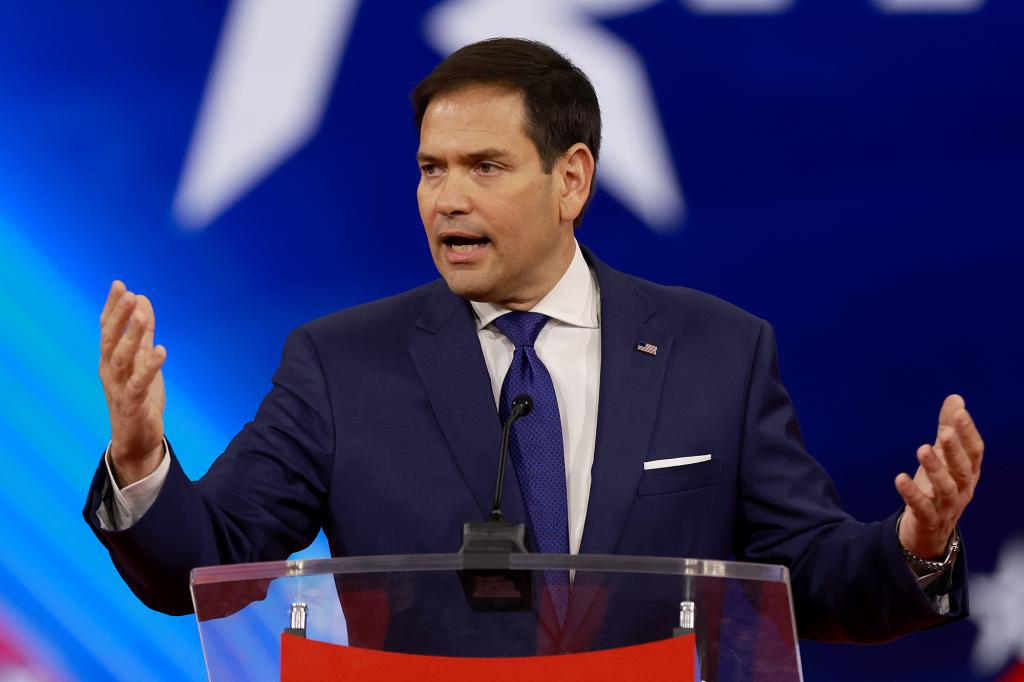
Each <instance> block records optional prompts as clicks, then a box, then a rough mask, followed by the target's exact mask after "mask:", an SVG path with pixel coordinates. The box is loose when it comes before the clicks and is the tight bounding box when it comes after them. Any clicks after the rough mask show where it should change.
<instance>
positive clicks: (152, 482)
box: [96, 438, 171, 530]
mask: <svg viewBox="0 0 1024 682" xmlns="http://www.w3.org/2000/svg"><path fill="white" fill-rule="evenodd" d="M103 461H104V463H105V464H106V467H107V485H108V486H110V487H109V489H108V490H109V492H110V493H111V494H110V495H109V496H108V495H107V494H106V493H107V492H108V491H104V495H103V497H104V498H105V499H110V500H112V501H113V503H112V504H110V505H106V504H101V505H100V506H99V508H98V509H97V510H96V517H97V518H98V519H99V522H100V528H102V529H103V530H125V529H127V528H131V527H132V526H133V525H135V523H136V522H137V521H138V520H139V519H140V518H142V515H143V514H145V513H146V512H147V511H148V510H149V508H150V507H152V506H153V503H154V502H156V498H157V496H158V495H159V494H160V489H161V488H163V486H164V481H166V480H167V472H168V471H170V469H171V453H170V449H169V448H168V446H167V439H166V438H165V439H164V458H163V459H162V460H161V461H160V465H159V466H157V468H156V469H155V470H154V471H153V473H151V474H150V475H149V476H146V477H145V478H143V479H140V480H138V481H136V482H135V483H132V484H131V485H126V486H125V487H124V488H119V487H118V485H117V479H116V478H114V471H113V469H112V468H111V466H110V445H109V444H107V451H106V452H105V453H104V454H103ZM111 512H112V513H113V518H111V516H110V514H111Z"/></svg>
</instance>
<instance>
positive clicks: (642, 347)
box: [636, 341, 658, 356]
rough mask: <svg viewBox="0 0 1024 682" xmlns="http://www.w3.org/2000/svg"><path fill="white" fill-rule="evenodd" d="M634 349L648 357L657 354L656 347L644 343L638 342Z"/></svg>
mask: <svg viewBox="0 0 1024 682" xmlns="http://www.w3.org/2000/svg"><path fill="white" fill-rule="evenodd" d="M636 349H637V350H638V351H640V352H641V353H647V354H648V355H651V356H654V355H657V354H658V347H657V346H655V345H654V344H653V343H647V342H646V341H638V342H637V344H636Z"/></svg>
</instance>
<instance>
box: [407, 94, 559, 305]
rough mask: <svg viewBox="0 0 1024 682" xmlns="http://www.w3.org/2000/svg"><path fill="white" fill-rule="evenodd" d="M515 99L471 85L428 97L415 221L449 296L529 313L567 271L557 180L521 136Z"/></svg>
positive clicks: (521, 119) (521, 122) (520, 107)
mask: <svg viewBox="0 0 1024 682" xmlns="http://www.w3.org/2000/svg"><path fill="white" fill-rule="evenodd" d="M524 123H525V118H524V111H523V101H522V95H520V94H519V93H516V92H510V91H508V90H504V89H498V88H494V87H483V86H481V87H471V88H466V89H462V90H458V91H455V92H452V93H448V94H446V95H439V96H437V97H435V98H434V99H432V100H431V101H430V104H429V106H428V107H427V110H426V112H425V114H424V116H423V123H422V125H421V127H420V148H419V153H418V154H417V160H418V161H419V164H420V184H419V187H418V189H417V191H416V197H417V200H418V201H419V208H420V218H421V219H422V220H423V227H424V228H425V229H426V232H427V241H428V242H429V243H430V251H431V254H432V255H433V258H434V264H435V265H436V266H437V270H438V272H440V273H441V276H442V277H444V279H445V281H446V282H447V283H448V287H449V288H450V289H451V290H452V292H454V293H455V294H457V295H459V296H462V297H463V298H468V299H472V300H475V301H489V302H492V303H499V304H502V305H505V306H507V307H510V308H518V309H528V308H530V307H532V306H533V305H534V304H536V303H537V302H538V301H539V300H540V299H541V298H543V297H544V295H545V294H547V292H548V291H550V290H551V288H552V287H554V285H555V284H556V283H557V282H558V280H559V278H560V277H561V276H562V274H563V273H564V272H565V270H566V269H567V268H568V267H569V263H570V261H571V260H572V257H573V253H574V252H575V246H574V242H573V236H572V222H571V221H568V222H567V221H564V220H561V219H560V212H559V193H560V191H561V183H560V181H559V178H560V175H559V173H558V172H557V169H558V168H559V164H556V165H555V168H556V172H554V173H544V171H543V167H542V164H541V159H540V155H539V154H538V152H537V148H536V147H535V146H534V144H533V142H532V141H531V140H530V138H529V137H527V136H526V133H525V126H524Z"/></svg>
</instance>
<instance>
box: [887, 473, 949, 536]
mask: <svg viewBox="0 0 1024 682" xmlns="http://www.w3.org/2000/svg"><path fill="white" fill-rule="evenodd" d="M896 492H898V493H899V494H900V497H902V498H903V502H904V504H906V505H907V507H908V508H910V509H912V510H914V513H915V514H917V516H918V517H919V518H920V519H921V520H922V521H923V522H924V523H925V525H926V526H929V527H934V526H938V525H939V514H938V512H937V511H936V510H935V504H934V503H933V502H932V498H930V497H928V496H927V495H925V494H924V492H922V491H921V489H920V488H919V487H918V486H917V484H916V483H914V479H912V478H910V476H908V475H907V474H900V475H899V476H897V477H896Z"/></svg>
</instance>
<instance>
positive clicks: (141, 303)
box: [135, 295, 156, 353]
mask: <svg viewBox="0 0 1024 682" xmlns="http://www.w3.org/2000/svg"><path fill="white" fill-rule="evenodd" d="M135 310H136V313H135V314H136V315H138V314H139V313H141V314H142V315H143V316H145V319H146V321H145V323H144V326H143V328H142V340H141V341H140V342H139V351H140V352H144V353H145V352H149V351H151V350H153V334H155V333H156V315H155V314H154V312H153V304H152V303H151V302H150V300H149V298H147V297H146V296H141V295H140V296H139V297H138V299H137V302H136V304H135Z"/></svg>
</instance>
